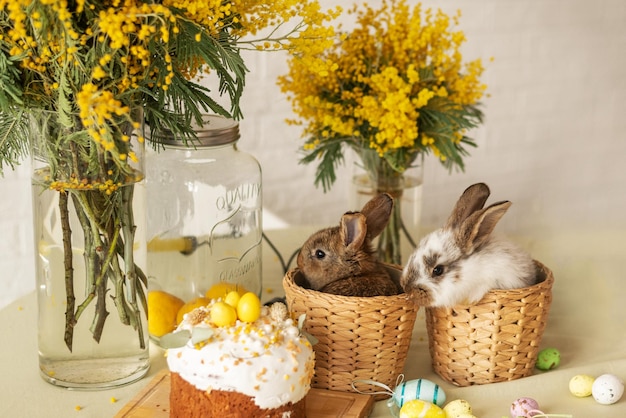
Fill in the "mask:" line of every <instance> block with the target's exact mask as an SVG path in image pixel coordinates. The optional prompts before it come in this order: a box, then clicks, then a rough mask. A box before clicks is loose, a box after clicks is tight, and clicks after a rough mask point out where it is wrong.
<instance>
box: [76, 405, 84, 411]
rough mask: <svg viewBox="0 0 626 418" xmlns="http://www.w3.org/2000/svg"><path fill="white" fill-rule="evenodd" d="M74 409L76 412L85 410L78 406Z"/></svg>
mask: <svg viewBox="0 0 626 418" xmlns="http://www.w3.org/2000/svg"><path fill="white" fill-rule="evenodd" d="M74 409H75V410H77V411H80V410H81V409H83V408H81V407H80V405H76V406H75V407H74Z"/></svg>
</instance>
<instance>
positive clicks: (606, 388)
mask: <svg viewBox="0 0 626 418" xmlns="http://www.w3.org/2000/svg"><path fill="white" fill-rule="evenodd" d="M591 394H592V395H593V399H595V400H596V402H598V403H601V404H603V405H611V404H614V403H615V402H617V401H619V400H620V399H621V398H622V395H623V394H624V382H622V381H621V380H620V379H619V378H618V377H617V376H615V375H612V374H603V375H602V376H598V377H597V378H596V380H594V382H593V385H592V386H591Z"/></svg>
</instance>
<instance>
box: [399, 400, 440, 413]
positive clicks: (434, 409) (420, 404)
mask: <svg viewBox="0 0 626 418" xmlns="http://www.w3.org/2000/svg"><path fill="white" fill-rule="evenodd" d="M399 418H446V413H445V412H443V409H441V408H439V407H438V406H437V405H435V404H432V403H430V402H426V401H422V400H420V399H413V400H412V401H408V402H406V403H405V404H404V405H403V406H402V408H400V417H399Z"/></svg>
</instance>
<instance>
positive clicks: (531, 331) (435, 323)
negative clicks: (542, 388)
mask: <svg viewBox="0 0 626 418" xmlns="http://www.w3.org/2000/svg"><path fill="white" fill-rule="evenodd" d="M535 263H536V265H537V267H538V269H537V270H538V272H539V273H538V274H539V280H540V282H539V283H537V284H535V285H533V286H530V287H526V288H522V289H510V290H492V291H490V292H489V293H487V294H486V295H485V297H484V298H483V299H482V300H481V301H479V302H478V303H477V304H475V305H472V306H455V307H453V308H426V328H427V330H428V343H429V349H430V356H431V359H432V365H433V369H434V370H435V372H436V373H437V374H438V375H439V376H441V377H442V378H443V379H444V380H446V381H448V382H450V383H452V384H455V385H458V386H469V385H474V384H485V383H495V382H502V381H507V380H515V379H519V378H521V377H526V376H529V375H530V374H532V372H533V369H534V367H535V362H536V360H537V354H538V351H539V344H540V343H541V337H542V335H543V331H544V329H545V327H546V322H547V320H548V312H549V310H550V304H551V302H552V283H553V282H554V276H553V275H552V272H551V271H550V270H549V269H548V268H547V267H546V266H544V265H543V264H541V263H540V262H538V261H535Z"/></svg>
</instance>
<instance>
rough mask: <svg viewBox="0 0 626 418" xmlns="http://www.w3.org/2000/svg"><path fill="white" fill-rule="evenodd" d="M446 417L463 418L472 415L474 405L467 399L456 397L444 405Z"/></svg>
mask: <svg viewBox="0 0 626 418" xmlns="http://www.w3.org/2000/svg"><path fill="white" fill-rule="evenodd" d="M443 412H445V413H446V418H461V417H467V416H471V415H472V406H471V405H470V403H469V402H467V401H466V400H465V399H455V400H453V401H451V402H449V403H448V404H447V405H446V406H444V407H443Z"/></svg>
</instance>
